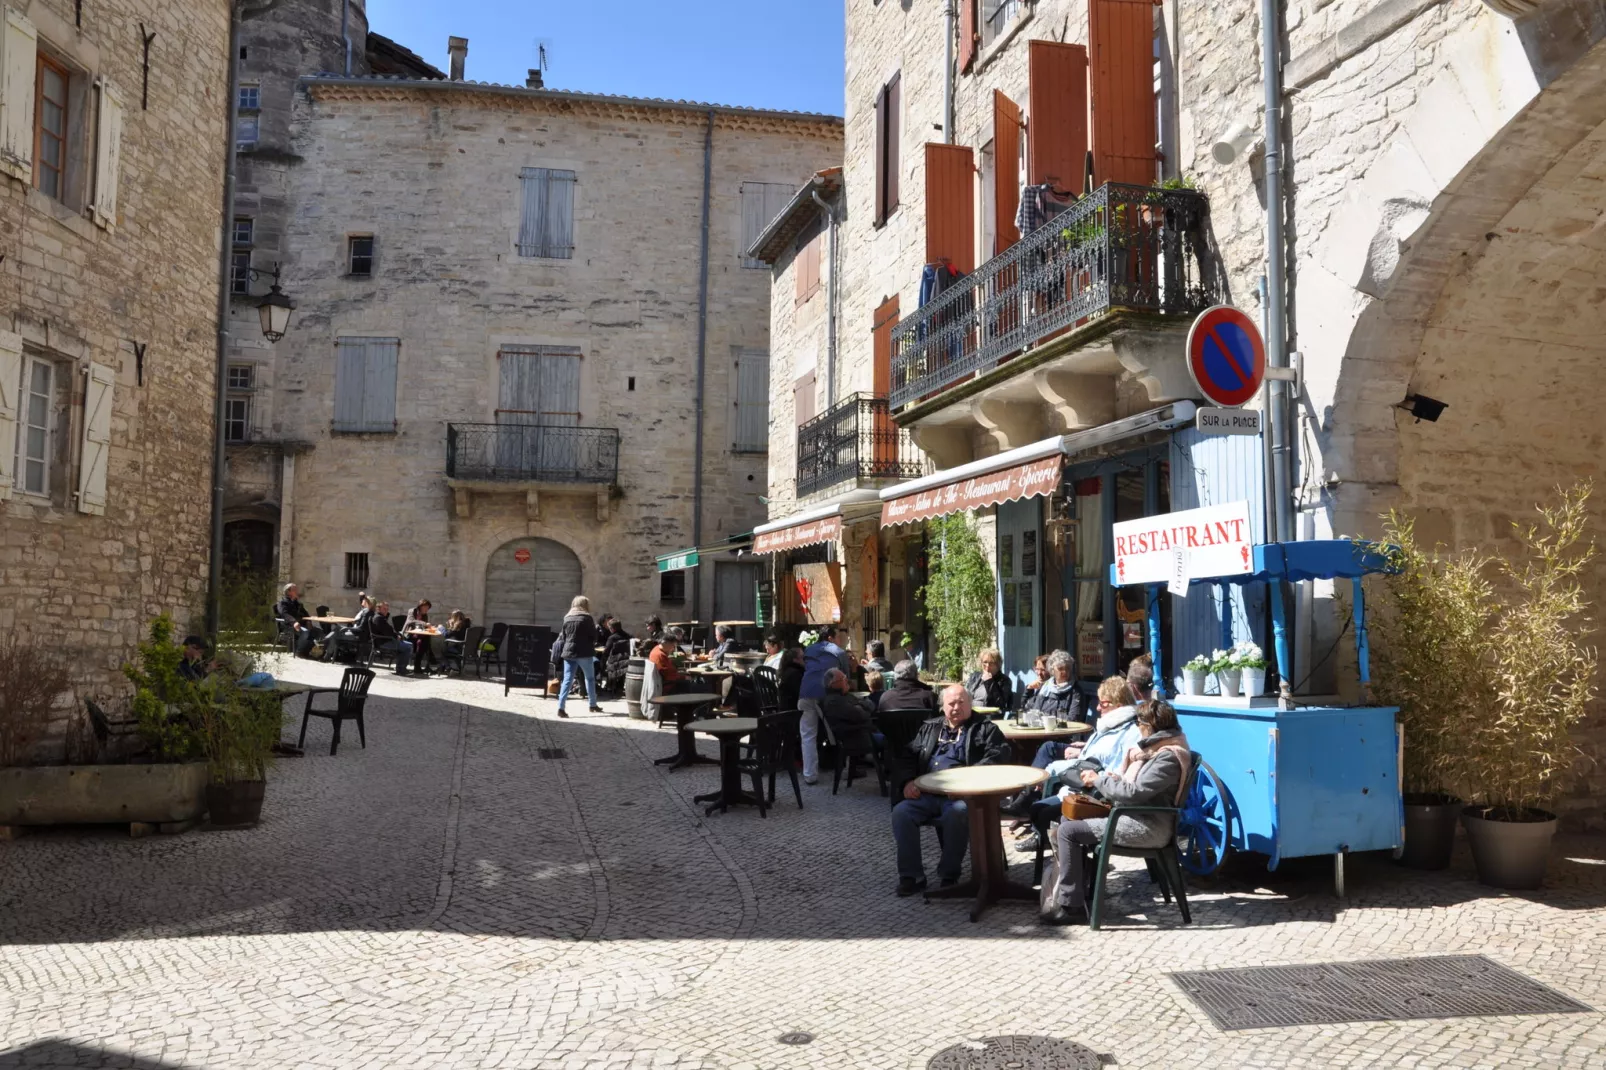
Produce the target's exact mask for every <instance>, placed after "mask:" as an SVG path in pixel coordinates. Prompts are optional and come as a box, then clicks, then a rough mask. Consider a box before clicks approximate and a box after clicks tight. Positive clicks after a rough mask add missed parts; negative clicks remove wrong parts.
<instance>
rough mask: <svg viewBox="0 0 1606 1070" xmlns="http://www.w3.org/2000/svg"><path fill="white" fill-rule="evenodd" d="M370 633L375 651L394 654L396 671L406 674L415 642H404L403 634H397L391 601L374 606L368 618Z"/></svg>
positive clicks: (402, 674)
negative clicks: (391, 611) (371, 614)
mask: <svg viewBox="0 0 1606 1070" xmlns="http://www.w3.org/2000/svg"><path fill="white" fill-rule="evenodd" d="M368 634H369V636H370V637H371V638H372V639H373V642H374V652H375V653H378V654H390V655H392V656H394V657H395V659H396V672H397V673H398V674H399V675H401V676H406V675H407V663H408V662H409V661H410V660H412V656H413V644H411V643H404V642H402V638H401V636H399V635H397V634H396V625H395V624H394V623H393V622H392V621H391V619H390V603H389V602H380V603H378V604H377V605H376V606H374V614H373V616H371V617H369V618H368Z"/></svg>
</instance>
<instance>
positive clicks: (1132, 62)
mask: <svg viewBox="0 0 1606 1070" xmlns="http://www.w3.org/2000/svg"><path fill="white" fill-rule="evenodd" d="M1087 31H1088V32H1087V39H1088V42H1089V48H1088V56H1089V60H1090V65H1091V82H1092V97H1093V181H1094V183H1095V184H1097V185H1103V184H1104V183H1106V182H1130V183H1132V184H1134V185H1138V186H1151V185H1153V184H1154V180H1155V178H1156V175H1157V168H1156V157H1155V151H1154V142H1155V136H1156V134H1155V114H1154V110H1155V109H1154V0H1088V8H1087Z"/></svg>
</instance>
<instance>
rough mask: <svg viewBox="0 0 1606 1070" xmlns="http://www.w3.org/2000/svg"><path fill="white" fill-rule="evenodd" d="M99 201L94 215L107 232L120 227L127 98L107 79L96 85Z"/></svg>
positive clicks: (98, 81) (96, 155) (94, 206)
mask: <svg viewBox="0 0 1606 1070" xmlns="http://www.w3.org/2000/svg"><path fill="white" fill-rule="evenodd" d="M95 89H96V94H95V95H96V99H97V104H98V107H97V109H96V111H97V115H96V133H95V200H94V203H93V204H91V205H90V215H91V216H93V217H94V220H95V222H96V223H98V224H100V225H101V226H102V227H104V228H106V229H107V230H111V229H112V228H113V227H115V226H116V225H117V183H118V174H119V172H120V171H121V170H122V161H123V150H122V140H123V97H122V94H121V93H119V92H118V91H117V87H116V86H114V85H112V83H111V81H110V80H109V79H106V78H99V79H97V80H96V82H95Z"/></svg>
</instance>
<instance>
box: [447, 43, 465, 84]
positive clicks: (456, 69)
mask: <svg viewBox="0 0 1606 1070" xmlns="http://www.w3.org/2000/svg"><path fill="white" fill-rule="evenodd" d="M446 54H447V55H448V56H450V57H451V60H452V75H451V77H452V81H454V82H461V81H462V80H463V61H464V60H465V59H467V58H468V38H467V37H448V38H447V39H446Z"/></svg>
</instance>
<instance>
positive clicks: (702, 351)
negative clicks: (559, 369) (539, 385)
mask: <svg viewBox="0 0 1606 1070" xmlns="http://www.w3.org/2000/svg"><path fill="white" fill-rule="evenodd" d="M713 164H714V110H713V109H712V108H710V109H709V110H708V126H707V127H706V128H705V129H704V131H703V228H702V251H701V253H700V254H699V262H698V267H697V398H696V406H697V421H696V422H697V436H696V441H697V448H696V451H695V454H694V455H695V457H696V460H695V462H694V463H695V464H696V466H697V467H696V468H695V469H694V470H693V471H692V506H691V510H692V512H691V544H692V545H693V546H701V545H702V543H703V384H704V382H705V381H706V380H707V378H708V196H709V190H710V188H711V183H712V181H713ZM699 567H701V566H699ZM702 611H703V584H702V576H701V575H699V576H698V577H697V579H696V581H694V582H693V583H692V589H691V619H692V620H701V619H702V616H703V612H702Z"/></svg>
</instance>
